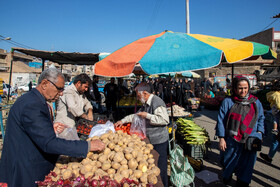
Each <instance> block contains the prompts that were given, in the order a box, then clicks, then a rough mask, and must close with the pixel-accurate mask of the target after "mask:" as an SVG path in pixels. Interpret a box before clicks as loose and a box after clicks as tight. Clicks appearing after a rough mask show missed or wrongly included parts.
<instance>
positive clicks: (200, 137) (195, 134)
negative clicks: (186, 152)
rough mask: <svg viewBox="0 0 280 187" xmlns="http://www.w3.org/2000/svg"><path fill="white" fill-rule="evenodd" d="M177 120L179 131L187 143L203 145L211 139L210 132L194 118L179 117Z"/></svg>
mask: <svg viewBox="0 0 280 187" xmlns="http://www.w3.org/2000/svg"><path fill="white" fill-rule="evenodd" d="M176 122H177V124H178V129H177V132H178V133H179V134H180V135H181V136H182V137H183V138H184V140H185V142H186V143H187V144H192V145H193V144H196V145H203V144H205V143H206V142H207V141H209V135H208V132H207V131H206V130H205V129H204V128H201V127H200V126H199V125H197V124H196V123H195V122H194V121H193V120H188V119H183V118H179V119H178V120H177V121H176Z"/></svg>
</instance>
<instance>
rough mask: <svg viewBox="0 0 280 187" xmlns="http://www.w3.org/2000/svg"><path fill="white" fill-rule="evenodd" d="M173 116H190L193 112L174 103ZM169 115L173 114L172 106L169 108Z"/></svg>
mask: <svg viewBox="0 0 280 187" xmlns="http://www.w3.org/2000/svg"><path fill="white" fill-rule="evenodd" d="M172 109H173V116H174V117H177V116H178V117H180V116H189V115H190V114H191V113H189V112H187V111H186V110H185V109H184V108H183V107H180V106H178V105H173V106H172ZM167 111H168V114H169V116H171V107H168V108H167Z"/></svg>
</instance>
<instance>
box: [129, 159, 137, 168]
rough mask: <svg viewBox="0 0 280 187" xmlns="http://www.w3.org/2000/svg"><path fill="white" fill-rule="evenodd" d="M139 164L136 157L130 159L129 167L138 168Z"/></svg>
mask: <svg viewBox="0 0 280 187" xmlns="http://www.w3.org/2000/svg"><path fill="white" fill-rule="evenodd" d="M137 166H138V162H137V161H136V160H135V159H131V160H129V161H128V168H129V169H133V170H134V169H136V168H137Z"/></svg>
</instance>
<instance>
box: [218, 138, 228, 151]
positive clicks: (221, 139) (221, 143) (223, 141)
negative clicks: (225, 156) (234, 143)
mask: <svg viewBox="0 0 280 187" xmlns="http://www.w3.org/2000/svg"><path fill="white" fill-rule="evenodd" d="M219 144H220V145H219V147H220V150H221V151H225V150H226V148H227V143H226V141H225V139H224V138H220V143H219Z"/></svg>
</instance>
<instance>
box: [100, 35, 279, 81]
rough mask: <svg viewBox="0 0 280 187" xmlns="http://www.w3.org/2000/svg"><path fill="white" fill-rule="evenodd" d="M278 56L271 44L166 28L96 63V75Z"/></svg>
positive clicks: (170, 69) (182, 68)
mask: <svg viewBox="0 0 280 187" xmlns="http://www.w3.org/2000/svg"><path fill="white" fill-rule="evenodd" d="M260 55H261V56H262V57H263V58H264V59H275V58H276V53H275V52H274V51H272V50H271V49H270V48H269V46H266V45H263V44H259V43H255V42H248V41H240V40H235V39H227V38H219V37H214V36H207V35H200V34H186V33H176V32H171V31H164V32H162V33H160V34H156V35H152V36H148V37H145V38H141V39H139V40H137V41H135V42H132V43H130V44H128V45H126V46H124V47H122V48H120V49H119V50H117V51H115V52H113V53H112V54H110V55H109V56H107V57H106V58H104V59H103V60H101V61H99V62H97V63H96V64H95V69H94V72H95V74H96V75H100V76H109V77H122V76H125V75H128V74H130V73H132V72H133V70H134V67H135V65H138V64H139V65H140V66H141V68H142V70H143V71H144V72H145V73H147V74H162V73H175V72H182V71H188V70H199V69H206V68H211V67H215V66H217V65H219V64H220V63H221V61H222V60H225V61H227V62H228V63H234V62H238V61H241V60H244V59H247V58H249V57H252V56H260Z"/></svg>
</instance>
